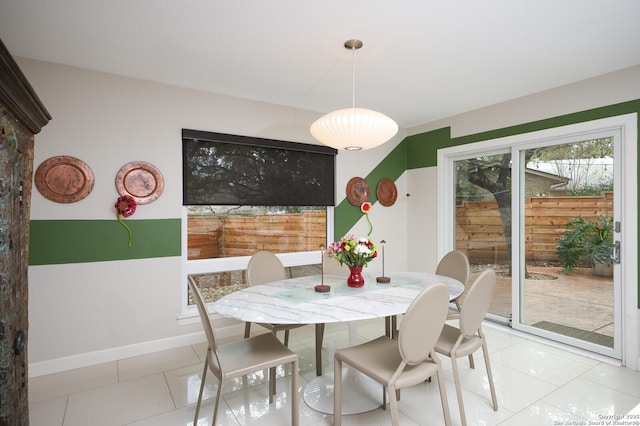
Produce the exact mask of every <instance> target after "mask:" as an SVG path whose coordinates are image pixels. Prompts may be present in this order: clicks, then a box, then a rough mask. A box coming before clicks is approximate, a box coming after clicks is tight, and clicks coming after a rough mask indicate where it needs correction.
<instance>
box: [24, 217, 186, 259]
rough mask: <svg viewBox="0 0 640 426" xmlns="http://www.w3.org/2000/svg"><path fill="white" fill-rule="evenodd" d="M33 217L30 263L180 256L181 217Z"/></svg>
mask: <svg viewBox="0 0 640 426" xmlns="http://www.w3.org/2000/svg"><path fill="white" fill-rule="evenodd" d="M125 221H126V223H127V225H128V226H129V227H130V228H131V231H132V233H133V241H132V245H131V247H130V248H129V247H128V243H129V234H128V233H127V230H126V229H125V228H124V227H123V226H122V225H121V224H120V223H118V222H117V221H116V219H115V218H114V219H113V220H32V221H31V227H30V232H31V239H30V242H29V265H58V264H65V263H85V262H104V261H113V260H126V259H146V258H154V257H169V256H180V255H181V241H182V237H181V232H182V230H181V219H157V220H131V219H126V220H125Z"/></svg>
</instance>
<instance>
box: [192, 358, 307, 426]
mask: <svg viewBox="0 0 640 426" xmlns="http://www.w3.org/2000/svg"><path fill="white" fill-rule="evenodd" d="M298 368H299V366H298V358H296V359H295V360H294V361H293V362H292V365H291V425H292V426H298V424H299V422H300V394H299V393H298ZM194 426H195V425H194Z"/></svg>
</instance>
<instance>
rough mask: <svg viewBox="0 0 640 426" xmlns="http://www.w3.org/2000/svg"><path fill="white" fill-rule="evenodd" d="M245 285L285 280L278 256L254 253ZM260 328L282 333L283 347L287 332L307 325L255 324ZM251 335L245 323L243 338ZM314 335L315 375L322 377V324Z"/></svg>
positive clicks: (287, 340)
mask: <svg viewBox="0 0 640 426" xmlns="http://www.w3.org/2000/svg"><path fill="white" fill-rule="evenodd" d="M246 278H247V285H249V287H252V286H255V285H260V284H265V283H269V282H274V281H281V280H285V279H287V272H286V270H285V268H284V265H283V264H282V262H281V261H280V259H278V256H276V255H275V254H273V253H272V252H270V251H266V250H260V251H257V252H255V253H254V254H253V255H252V256H251V259H249V264H248V265H247V270H246ZM257 324H258V325H260V326H261V327H264V328H266V329H268V330H270V331H271V332H272V333H273V334H274V335H276V334H277V333H278V332H279V331H284V345H285V346H287V347H288V346H289V330H292V329H294V328H299V327H303V326H305V325H307V324H273V323H257ZM250 335H251V323H250V322H246V323H245V326H244V337H245V338H248V337H249V336H250ZM315 335H316V375H317V376H321V375H322V343H323V340H324V323H322V324H315Z"/></svg>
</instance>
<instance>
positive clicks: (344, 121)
mask: <svg viewBox="0 0 640 426" xmlns="http://www.w3.org/2000/svg"><path fill="white" fill-rule="evenodd" d="M344 47H345V49H349V50H351V51H352V79H353V83H352V87H353V93H352V107H351V108H345V109H339V110H337V111H332V112H330V113H328V114H325V115H323V116H322V117H320V118H319V119H318V120H316V121H315V122H314V123H313V124H312V125H311V129H310V132H311V135H312V136H313V137H314V138H316V139H317V140H318V141H320V142H322V143H323V144H325V145H328V146H330V147H332V148H336V149H345V150H347V151H358V150H361V149H369V148H374V147H376V146H378V145H382V144H383V143H385V142H387V141H388V140H389V139H391V138H392V137H394V136H395V134H396V133H398V125H397V124H396V122H395V121H393V120H392V119H391V118H389V117H387V116H386V115H384V114H382V113H380V112H377V111H373V110H370V109H366V108H356V107H355V103H356V100H355V98H356V73H355V51H356V50H358V49H360V48H361V47H362V41H360V40H355V39H354V40H347V41H346V42H345V43H344Z"/></svg>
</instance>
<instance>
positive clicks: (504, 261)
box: [454, 153, 511, 318]
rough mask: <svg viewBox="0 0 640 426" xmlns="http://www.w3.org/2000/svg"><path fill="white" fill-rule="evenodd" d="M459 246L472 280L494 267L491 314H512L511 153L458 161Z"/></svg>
mask: <svg viewBox="0 0 640 426" xmlns="http://www.w3.org/2000/svg"><path fill="white" fill-rule="evenodd" d="M454 170H455V175H456V176H455V178H456V248H457V249H459V250H463V251H465V252H466V253H467V255H468V257H469V262H470V263H471V276H470V277H469V280H470V282H471V281H473V280H474V279H475V278H476V277H477V276H478V274H479V273H480V272H481V271H482V270H484V269H486V268H489V267H491V268H495V269H496V272H497V273H498V284H497V287H496V291H495V293H494V299H493V301H492V303H491V306H490V307H489V313H491V314H494V315H498V316H501V317H506V318H508V317H509V316H510V315H511V154H509V153H505V154H499V155H493V156H486V157H477V158H473V159H466V160H461V161H456V162H455V163H454Z"/></svg>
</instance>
